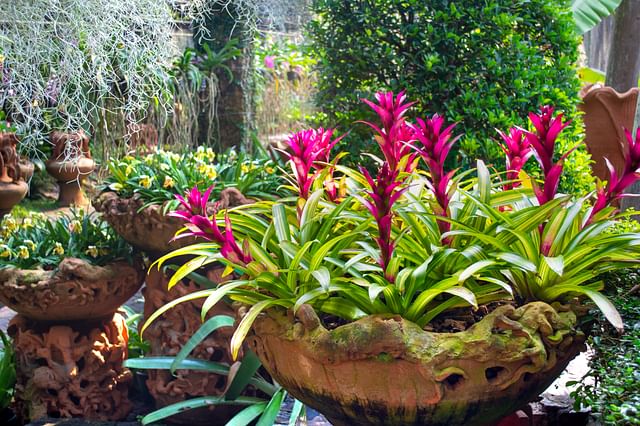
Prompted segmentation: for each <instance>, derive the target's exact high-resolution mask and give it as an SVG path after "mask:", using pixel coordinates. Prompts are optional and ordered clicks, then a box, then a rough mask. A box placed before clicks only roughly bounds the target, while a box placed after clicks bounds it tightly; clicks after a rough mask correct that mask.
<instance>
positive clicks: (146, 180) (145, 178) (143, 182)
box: [138, 176, 153, 188]
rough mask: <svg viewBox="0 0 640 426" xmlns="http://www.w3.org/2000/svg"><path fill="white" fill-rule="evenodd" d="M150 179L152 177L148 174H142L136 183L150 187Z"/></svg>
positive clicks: (151, 179)
mask: <svg viewBox="0 0 640 426" xmlns="http://www.w3.org/2000/svg"><path fill="white" fill-rule="evenodd" d="M152 181H153V178H151V177H149V176H143V177H142V178H140V181H139V182H138V183H139V184H140V186H142V187H143V188H151V182H152Z"/></svg>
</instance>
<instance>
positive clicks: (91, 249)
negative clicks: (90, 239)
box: [84, 246, 100, 257]
mask: <svg viewBox="0 0 640 426" xmlns="http://www.w3.org/2000/svg"><path fill="white" fill-rule="evenodd" d="M84 254H86V255H89V256H91V257H98V255H99V254H100V253H99V251H98V247H96V246H89V247H88V248H87V250H86V251H85V252H84Z"/></svg>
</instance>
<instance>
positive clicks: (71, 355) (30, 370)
mask: <svg viewBox="0 0 640 426" xmlns="http://www.w3.org/2000/svg"><path fill="white" fill-rule="evenodd" d="M8 331H9V334H10V335H11V337H12V338H13V341H14V347H15V352H16V370H17V371H16V373H17V383H16V405H17V407H18V412H19V413H20V414H21V415H22V417H23V418H25V419H38V418H41V417H43V416H49V417H82V418H85V419H91V420H105V421H106V420H121V419H123V418H124V417H126V416H127V414H128V413H129V412H130V411H131V407H132V406H131V402H130V401H129V399H128V398H127V394H128V385H129V382H130V381H131V372H130V371H129V370H127V369H126V368H124V367H123V366H122V362H123V361H124V360H125V359H126V357H127V341H128V334H127V328H126V325H125V322H124V318H122V316H120V315H119V314H113V315H112V316H111V317H109V318H107V319H103V320H93V321H86V320H82V321H75V322H73V323H69V324H62V323H57V324H47V323H44V322H37V321H33V320H30V319H28V318H26V317H24V316H23V315H20V314H18V315H16V316H15V317H14V318H13V320H11V323H10V324H9V330H8Z"/></svg>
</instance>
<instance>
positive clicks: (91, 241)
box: [0, 209, 133, 269]
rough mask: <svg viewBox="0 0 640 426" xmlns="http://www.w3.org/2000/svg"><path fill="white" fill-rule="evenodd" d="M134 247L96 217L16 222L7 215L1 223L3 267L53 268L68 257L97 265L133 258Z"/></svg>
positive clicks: (74, 212)
mask: <svg viewBox="0 0 640 426" xmlns="http://www.w3.org/2000/svg"><path fill="white" fill-rule="evenodd" d="M132 254H133V251H132V248H131V246H129V244H127V243H126V242H125V241H124V240H123V239H122V238H120V237H119V236H118V235H117V234H116V233H115V232H114V231H113V229H112V228H111V227H109V225H108V224H107V223H106V222H104V221H102V220H100V219H99V218H98V217H97V216H96V215H94V214H87V213H85V212H84V211H83V210H81V209H77V210H71V213H70V214H68V215H60V216H58V217H57V218H55V219H54V220H50V219H48V218H47V217H45V216H44V215H42V214H37V213H34V214H32V215H31V216H28V217H26V218H23V219H22V220H17V219H16V218H14V217H12V216H11V215H8V216H5V218H4V220H3V221H2V222H1V224H0V268H3V267H7V266H13V267H16V268H20V269H35V268H43V269H54V268H55V267H57V266H58V264H60V262H61V261H62V259H63V258H65V257H77V258H80V259H84V260H86V261H88V262H90V263H92V264H94V265H100V266H103V265H106V264H107V263H110V262H112V261H114V260H116V259H127V260H129V261H131V259H132Z"/></svg>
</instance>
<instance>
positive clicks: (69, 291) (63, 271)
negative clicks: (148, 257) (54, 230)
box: [0, 257, 145, 322]
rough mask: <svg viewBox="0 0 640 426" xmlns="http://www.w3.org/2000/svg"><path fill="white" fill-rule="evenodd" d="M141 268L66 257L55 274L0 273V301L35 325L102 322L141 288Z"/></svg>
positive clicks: (20, 271) (45, 272) (39, 270)
mask: <svg viewBox="0 0 640 426" xmlns="http://www.w3.org/2000/svg"><path fill="white" fill-rule="evenodd" d="M144 276H145V274H144V268H142V266H141V265H133V266H132V265H130V264H129V263H127V262H124V261H120V262H114V263H112V264H109V265H106V266H95V265H91V264H90V263H88V262H87V261H85V260H82V259H77V258H73V257H67V258H65V259H63V260H62V262H60V265H59V266H58V268H57V269H56V270H53V271H45V270H42V269H33V270H22V269H17V268H11V267H9V268H5V269H0V301H2V303H4V304H5V305H7V306H9V307H10V308H11V309H13V310H14V311H16V312H18V313H19V314H22V315H23V316H25V317H27V318H29V319H33V320H37V321H63V322H64V321H76V320H88V319H101V318H106V317H109V316H111V315H113V313H114V312H115V311H116V310H117V309H118V308H119V307H120V306H121V305H122V304H123V303H125V302H126V301H127V300H129V298H131V296H133V295H134V294H135V293H136V291H138V289H139V288H140V287H141V286H142V283H143V281H144Z"/></svg>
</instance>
